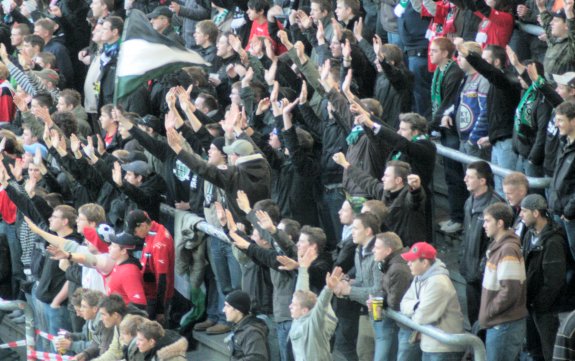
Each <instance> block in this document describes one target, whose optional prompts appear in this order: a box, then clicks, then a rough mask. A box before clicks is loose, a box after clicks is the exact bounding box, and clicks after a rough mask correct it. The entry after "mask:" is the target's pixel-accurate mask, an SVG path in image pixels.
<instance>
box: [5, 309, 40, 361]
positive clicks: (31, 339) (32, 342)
mask: <svg viewBox="0 0 575 361" xmlns="http://www.w3.org/2000/svg"><path fill="white" fill-rule="evenodd" d="M15 310H22V311H24V316H25V320H26V323H25V325H26V326H25V334H26V359H27V360H29V361H31V360H36V359H37V358H36V357H33V354H34V348H35V346H36V339H35V334H34V314H33V312H32V308H31V307H30V306H29V305H28V304H27V303H26V302H24V301H0V311H15Z"/></svg>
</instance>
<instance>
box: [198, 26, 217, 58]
mask: <svg viewBox="0 0 575 361" xmlns="http://www.w3.org/2000/svg"><path fill="white" fill-rule="evenodd" d="M218 34H219V31H218V27H217V26H216V24H214V22H212V21H211V20H202V21H200V22H199V23H197V24H196V31H195V32H194V39H195V41H196V46H195V47H194V50H195V51H197V52H198V54H200V55H201V56H202V58H204V60H205V61H207V62H208V63H213V61H214V59H215V58H216V41H218Z"/></svg>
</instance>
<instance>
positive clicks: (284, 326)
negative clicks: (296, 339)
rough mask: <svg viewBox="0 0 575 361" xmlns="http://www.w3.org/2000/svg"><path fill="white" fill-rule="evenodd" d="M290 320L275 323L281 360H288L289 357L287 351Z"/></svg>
mask: <svg viewBox="0 0 575 361" xmlns="http://www.w3.org/2000/svg"><path fill="white" fill-rule="evenodd" d="M291 323H292V321H291V320H289V321H282V322H277V323H276V330H277V333H278V346H279V349H280V358H281V361H290V360H291V358H290V357H289V354H290V353H289V352H288V335H289V331H290V329H291Z"/></svg>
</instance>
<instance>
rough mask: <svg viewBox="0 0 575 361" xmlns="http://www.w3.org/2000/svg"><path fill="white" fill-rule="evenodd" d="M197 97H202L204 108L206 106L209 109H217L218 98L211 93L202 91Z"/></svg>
mask: <svg viewBox="0 0 575 361" xmlns="http://www.w3.org/2000/svg"><path fill="white" fill-rule="evenodd" d="M197 98H202V99H204V106H205V107H206V108H208V109H209V110H210V111H211V110H216V109H218V100H217V99H216V97H214V96H213V95H211V94H209V93H204V92H202V93H200V94H198V96H197V97H196V99H197Z"/></svg>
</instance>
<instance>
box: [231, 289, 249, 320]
mask: <svg viewBox="0 0 575 361" xmlns="http://www.w3.org/2000/svg"><path fill="white" fill-rule="evenodd" d="M226 302H227V303H228V305H230V306H232V307H233V308H235V309H236V310H238V311H240V312H241V313H243V314H244V315H248V314H249V313H250V308H251V306H252V301H251V300H250V295H248V294H247V293H245V292H244V291H233V292H230V293H229V294H228V295H227V296H226Z"/></svg>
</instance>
